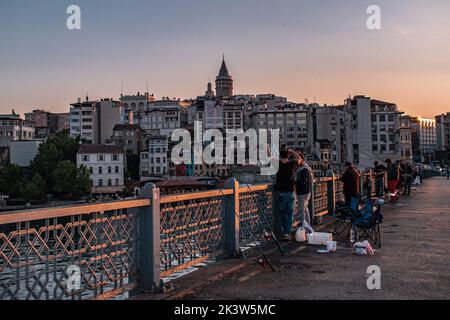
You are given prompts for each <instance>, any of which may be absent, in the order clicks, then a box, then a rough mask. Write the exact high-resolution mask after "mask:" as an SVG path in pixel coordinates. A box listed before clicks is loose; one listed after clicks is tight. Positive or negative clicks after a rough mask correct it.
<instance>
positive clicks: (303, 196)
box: [295, 154, 313, 226]
mask: <svg viewBox="0 0 450 320" xmlns="http://www.w3.org/2000/svg"><path fill="white" fill-rule="evenodd" d="M300 157H301V159H302V160H301V163H300V168H299V169H298V171H297V179H296V182H295V187H296V188H295V189H296V192H297V203H298V215H299V219H300V225H301V226H304V225H305V222H306V223H307V224H308V225H311V216H310V213H309V200H310V199H311V186H312V181H313V176H312V172H311V168H310V167H309V166H308V164H307V163H306V161H305V156H304V155H302V154H301V155H300Z"/></svg>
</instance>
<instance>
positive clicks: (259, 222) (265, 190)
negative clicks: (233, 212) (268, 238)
mask: <svg viewBox="0 0 450 320" xmlns="http://www.w3.org/2000/svg"><path fill="white" fill-rule="evenodd" d="M272 198H273V196H272V187H271V186H269V185H263V186H259V187H249V188H241V189H240V192H239V220H240V224H241V228H240V232H239V238H240V241H241V242H243V243H244V242H249V241H251V240H252V239H251V237H250V236H249V234H248V232H251V233H252V234H253V235H255V238H256V239H255V240H257V241H262V240H264V237H263V235H264V232H265V231H267V229H268V227H267V224H269V225H270V226H271V228H273V226H274V219H273V210H272V206H273V203H272V200H273V199H272Z"/></svg>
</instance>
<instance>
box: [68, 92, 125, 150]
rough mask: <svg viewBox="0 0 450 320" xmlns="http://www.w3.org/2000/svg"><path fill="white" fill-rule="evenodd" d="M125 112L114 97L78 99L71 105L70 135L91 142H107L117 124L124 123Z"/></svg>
mask: <svg viewBox="0 0 450 320" xmlns="http://www.w3.org/2000/svg"><path fill="white" fill-rule="evenodd" d="M124 119H125V112H124V109H123V107H122V104H121V102H119V101H114V100H112V99H102V100H100V101H89V97H86V100H85V101H83V102H82V101H81V99H78V102H77V103H74V104H72V105H71V107H70V135H71V136H72V137H80V138H81V139H82V140H85V141H86V142H87V143H89V144H105V143H106V140H107V139H109V138H111V136H112V135H113V129H114V126H115V125H116V124H123V123H124Z"/></svg>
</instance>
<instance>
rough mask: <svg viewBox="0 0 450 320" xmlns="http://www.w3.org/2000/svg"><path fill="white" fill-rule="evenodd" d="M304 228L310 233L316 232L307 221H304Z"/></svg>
mask: <svg viewBox="0 0 450 320" xmlns="http://www.w3.org/2000/svg"><path fill="white" fill-rule="evenodd" d="M302 227H303V229H305V230H306V232H308V233H314V229H313V228H312V227H311V225H310V224H309V223H308V222H306V220H305V221H303V225H302Z"/></svg>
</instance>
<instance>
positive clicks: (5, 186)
mask: <svg viewBox="0 0 450 320" xmlns="http://www.w3.org/2000/svg"><path fill="white" fill-rule="evenodd" d="M25 183H26V180H25V178H24V175H23V171H22V168H20V167H19V166H17V165H14V164H11V165H8V166H6V167H4V168H3V169H1V170H0V192H1V193H3V194H7V195H9V196H10V197H11V198H18V197H20V194H21V191H22V189H23V188H24V185H25Z"/></svg>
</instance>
